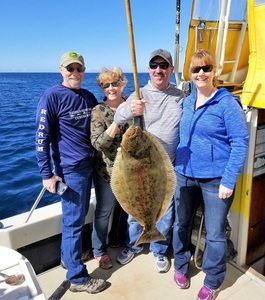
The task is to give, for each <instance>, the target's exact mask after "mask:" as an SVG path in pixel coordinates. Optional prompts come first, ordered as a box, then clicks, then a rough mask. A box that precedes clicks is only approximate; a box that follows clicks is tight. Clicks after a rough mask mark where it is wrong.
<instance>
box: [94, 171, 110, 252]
mask: <svg viewBox="0 0 265 300" xmlns="http://www.w3.org/2000/svg"><path fill="white" fill-rule="evenodd" d="M94 186H95V192H96V199H97V204H96V210H95V216H94V221H93V231H92V246H93V253H94V256H102V255H103V254H105V253H107V237H108V229H109V219H110V215H111V213H112V210H113V207H114V204H115V202H116V198H115V196H114V194H113V193H112V190H111V188H110V183H109V182H106V181H105V180H103V179H102V178H101V177H100V176H99V175H98V174H97V173H96V172H95V174H94Z"/></svg>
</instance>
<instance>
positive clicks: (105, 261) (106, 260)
mask: <svg viewBox="0 0 265 300" xmlns="http://www.w3.org/2000/svg"><path fill="white" fill-rule="evenodd" d="M94 257H95V259H96V260H97V261H98V264H99V266H100V268H101V269H105V270H107V269H110V268H112V261H111V258H110V257H109V255H108V254H107V253H106V254H103V255H102V256H94Z"/></svg>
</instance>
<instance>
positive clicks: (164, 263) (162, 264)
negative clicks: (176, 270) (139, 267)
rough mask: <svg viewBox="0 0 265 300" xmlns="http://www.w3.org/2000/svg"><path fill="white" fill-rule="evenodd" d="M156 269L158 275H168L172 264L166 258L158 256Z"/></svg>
mask: <svg viewBox="0 0 265 300" xmlns="http://www.w3.org/2000/svg"><path fill="white" fill-rule="evenodd" d="M155 267H156V270H157V272H158V273H166V272H167V271H168V270H169V268H170V262H169V260H168V258H167V257H166V256H157V257H156V264H155Z"/></svg>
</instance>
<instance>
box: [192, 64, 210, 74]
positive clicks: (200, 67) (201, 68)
mask: <svg viewBox="0 0 265 300" xmlns="http://www.w3.org/2000/svg"><path fill="white" fill-rule="evenodd" d="M200 70H203V72H204V73H207V72H211V71H212V70H213V65H205V66H195V67H191V68H190V71H191V73H199V72H200Z"/></svg>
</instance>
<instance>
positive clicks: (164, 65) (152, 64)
mask: <svg viewBox="0 0 265 300" xmlns="http://www.w3.org/2000/svg"><path fill="white" fill-rule="evenodd" d="M158 66H159V67H160V68H161V69H163V70H166V69H167V68H168V67H169V63H168V62H160V63H159V62H151V61H150V63H149V67H150V69H152V70H155V69H156V68H157V67H158Z"/></svg>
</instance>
